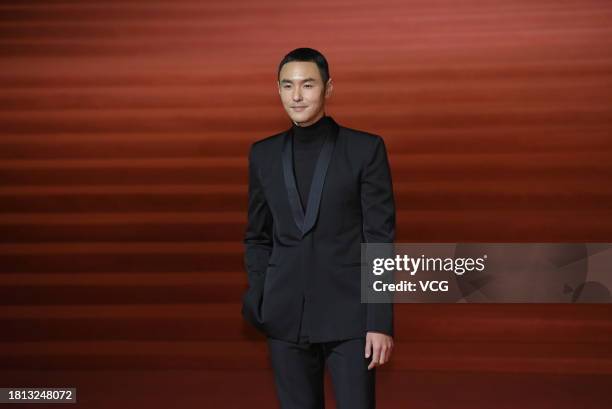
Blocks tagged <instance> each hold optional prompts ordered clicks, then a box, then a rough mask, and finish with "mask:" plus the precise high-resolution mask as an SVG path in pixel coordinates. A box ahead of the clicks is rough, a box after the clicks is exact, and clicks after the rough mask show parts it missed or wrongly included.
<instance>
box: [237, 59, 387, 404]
mask: <svg viewBox="0 0 612 409" xmlns="http://www.w3.org/2000/svg"><path fill="white" fill-rule="evenodd" d="M332 90H333V84H332V79H331V78H330V76H329V68H328V64H327V61H326V59H325V57H324V56H323V55H322V54H321V53H319V52H318V51H316V50H313V49H311V48H298V49H295V50H293V51H291V52H290V53H289V54H287V55H286V56H285V57H284V58H283V60H282V61H281V63H280V64H279V68H278V92H279V94H280V97H281V101H282V104H283V107H284V108H285V111H286V112H287V114H288V115H289V117H290V118H291V120H292V122H293V124H292V126H291V128H290V129H288V130H286V131H284V132H281V133H279V134H276V135H272V136H270V137H267V138H265V139H262V140H259V141H257V142H255V143H254V144H253V145H252V146H251V150H250V153H249V205H248V225H247V228H246V232H245V237H244V244H245V267H246V270H247V273H248V281H249V289H248V290H247V291H246V293H245V294H244V297H243V306H242V314H243V316H244V318H245V319H246V320H247V321H248V322H250V323H251V324H253V325H254V326H255V327H256V328H258V329H259V330H260V331H261V332H263V333H264V334H265V335H266V336H267V341H268V347H269V351H270V359H271V363H272V368H273V370H274V374H275V381H276V387H277V395H278V398H279V401H280V403H281V407H282V408H283V409H296V408H308V409H322V408H323V407H324V396H323V374H324V367H325V364H327V366H328V367H329V369H330V373H331V377H332V382H333V385H334V392H335V397H336V402H337V404H338V408H340V409H345V408H346V409H360V408H368V409H371V408H374V407H375V368H376V367H377V366H380V365H382V364H384V363H386V362H387V361H388V360H389V358H390V356H391V351H392V349H393V338H392V337H393V304H392V303H378V304H374V303H361V287H360V286H361V276H360V268H361V267H360V264H361V243H362V242H366V243H367V242H372V243H392V242H393V240H394V238H395V205H394V197H393V188H392V183H391V174H390V170H389V164H388V160H387V153H386V149H385V144H384V142H383V140H382V138H381V137H380V136H377V135H374V134H370V133H367V132H363V131H358V130H355V129H350V128H346V127H343V126H340V125H338V124H337V123H336V121H335V120H334V119H333V118H332V117H331V116H327V115H326V114H325V102H326V99H328V98H329V97H330V96H331V94H332Z"/></svg>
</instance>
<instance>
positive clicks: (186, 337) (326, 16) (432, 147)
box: [0, 0, 612, 409]
mask: <svg viewBox="0 0 612 409" xmlns="http://www.w3.org/2000/svg"><path fill="white" fill-rule="evenodd" d="M611 23H612V5H611V4H610V2H608V1H586V0H583V1H578V0H565V1H563V0H555V1H552V0H529V1H527V0H524V1H519V0H512V1H507V0H506V1H501V0H492V1H482V0H478V1H477V0H471V1H462V2H455V1H450V0H440V1H408V0H402V1H399V0H396V1H377V2H373V1H360V0H357V1H355V0H351V1H344V0H342V1H310V2H291V3H287V2H280V1H274V0H263V1H259V2H248V1H245V0H242V1H225V2H220V1H207V2H197V1H184V0H180V1H172V2H170V1H166V2H162V1H144V0H143V1H105V2H100V1H89V2H82V1H61V2H45V1H3V2H2V4H1V5H0V86H1V88H2V92H1V93H0V181H1V186H0V304H1V306H0V386H4V387H9V386H75V387H77V388H78V393H77V396H78V400H79V405H80V406H82V407H87V408H109V407H126V408H127V407H143V408H144V407H148V408H158V407H159V408H162V407H163V408H167V407H201V406H202V405H204V407H210V408H245V407H253V408H269V407H274V405H275V398H274V389H273V387H274V386H273V383H272V376H271V373H270V369H269V363H268V361H267V355H266V354H267V351H266V349H265V344H264V343H263V339H262V338H261V337H260V336H259V335H258V334H257V333H255V332H254V331H253V330H252V329H251V328H249V327H248V326H247V325H246V324H245V323H244V322H243V321H242V319H241V316H240V296H241V294H242V292H243V291H244V289H245V287H246V275H245V273H244V270H243V267H242V244H241V240H242V234H243V231H244V227H245V221H246V199H247V191H246V188H247V178H246V177H247V175H246V168H247V158H246V155H247V151H248V147H249V145H250V144H251V143H252V142H253V141H255V140H257V139H260V138H263V137H265V136H268V135H271V134H273V133H276V132H279V131H281V130H283V129H286V128H287V127H288V126H289V125H290V122H289V120H288V118H287V117H286V116H285V114H284V111H283V109H282V107H281V105H280V101H279V98H278V95H277V92H276V84H275V75H276V67H277V64H278V62H279V61H280V59H281V58H282V57H283V55H284V54H285V53H287V52H288V51H290V50H291V49H293V48H296V47H302V46H308V47H313V48H316V49H319V50H320V51H322V52H323V53H324V54H325V55H326V56H327V58H328V60H329V63H330V67H331V75H332V77H333V79H334V83H335V95H334V97H333V98H332V100H331V101H330V105H329V107H328V110H327V113H328V114H330V115H332V116H333V117H334V118H335V119H336V120H337V121H338V122H339V123H340V124H342V125H345V126H349V127H353V128H357V129H364V130H367V131H370V132H373V133H377V134H380V135H382V136H383V137H384V139H385V142H386V144H387V148H388V151H389V154H390V160H391V165H392V171H393V181H394V189H395V193H396V200H397V207H398V241H401V242H439V241H442V242H455V241H481V242H486V241H499V242H512V241H526V242H568V241H576V242H581V241H582V242H588V241H612V240H610V238H611V237H612V188H611V186H612V185H611V184H610V179H611V175H612V166H611V165H610V163H611V161H610V160H611V158H612V155H611V153H612V140H611V139H610V135H611V131H612V110H611V108H610V107H611V103H612V76H611V74H612V47H611V45H612V41H611V39H612V37H611V36H610V33H611V29H610V27H612V24H611ZM611 313H612V308H611V307H610V306H609V305H398V306H397V307H396V328H397V336H396V348H395V353H394V356H393V359H392V361H391V362H390V363H389V364H387V365H386V366H384V367H383V368H381V369H380V370H379V378H378V379H379V381H378V385H379V386H378V401H379V406H380V407H381V408H404V407H415V408H417V407H419V408H434V407H449V406H450V405H451V404H452V405H454V407H455V408H471V409H473V408H490V407H498V408H504V407H508V408H514V407H521V408H544V407H555V408H576V407H581V408H603V407H605V402H606V400H605V399H606V395H607V392H608V389H609V385H610V382H611V381H612V352H611V351H612V319H611V318H610V317H611ZM328 385H329V380H328ZM329 399H330V403H331V399H332V398H331V396H330V397H329Z"/></svg>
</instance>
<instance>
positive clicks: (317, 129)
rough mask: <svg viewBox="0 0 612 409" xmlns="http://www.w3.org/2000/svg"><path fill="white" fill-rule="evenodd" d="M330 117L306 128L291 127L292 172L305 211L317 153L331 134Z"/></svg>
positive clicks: (294, 125)
mask: <svg viewBox="0 0 612 409" xmlns="http://www.w3.org/2000/svg"><path fill="white" fill-rule="evenodd" d="M331 129H332V124H331V119H330V117H328V116H326V115H323V116H322V117H321V118H319V120H317V122H315V123H314V124H311V125H308V126H298V125H296V124H295V123H294V124H293V126H292V131H293V171H294V172H295V179H296V184H297V189H298V192H299V194H300V200H301V201H302V208H303V209H304V211H305V210H306V204H307V203H308V193H309V192H310V185H311V184H312V176H313V174H314V168H315V165H316V163H317V159H318V158H319V152H320V151H321V147H322V146H323V142H325V137H326V136H327V135H328V134H329V132H331Z"/></svg>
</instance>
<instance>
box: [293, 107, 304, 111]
mask: <svg viewBox="0 0 612 409" xmlns="http://www.w3.org/2000/svg"><path fill="white" fill-rule="evenodd" d="M306 108H307V107H305V106H296V107H291V109H294V110H296V111H302V110H304V109H306Z"/></svg>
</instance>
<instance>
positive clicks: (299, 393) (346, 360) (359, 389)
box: [268, 337, 376, 409]
mask: <svg viewBox="0 0 612 409" xmlns="http://www.w3.org/2000/svg"><path fill="white" fill-rule="evenodd" d="M268 348H269V351H270V360H271V363H272V369H273V371H274V378H275V382H276V392H277V396H278V399H279V401H280V405H281V408H282V409H324V408H325V397H324V394H323V384H324V369H325V366H326V364H327V367H328V369H329V371H330V375H331V379H332V384H333V387H334V396H335V398H336V405H337V409H375V408H376V397H375V378H376V372H375V371H376V368H372V369H370V370H368V365H369V364H370V361H371V360H372V357H371V356H370V358H365V337H364V338H355V339H349V340H344V341H333V342H322V343H310V342H307V341H306V342H305V341H304V340H303V339H302V340H301V341H300V342H299V343H293V342H287V341H281V340H278V339H274V338H268Z"/></svg>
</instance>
